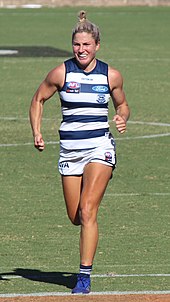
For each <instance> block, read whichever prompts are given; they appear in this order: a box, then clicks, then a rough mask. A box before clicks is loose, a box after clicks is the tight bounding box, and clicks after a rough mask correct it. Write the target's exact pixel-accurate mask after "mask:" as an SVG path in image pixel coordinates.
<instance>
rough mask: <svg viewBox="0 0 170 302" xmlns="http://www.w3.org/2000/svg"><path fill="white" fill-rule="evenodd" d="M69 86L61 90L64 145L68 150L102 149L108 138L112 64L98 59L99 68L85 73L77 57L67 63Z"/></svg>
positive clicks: (60, 132)
mask: <svg viewBox="0 0 170 302" xmlns="http://www.w3.org/2000/svg"><path fill="white" fill-rule="evenodd" d="M64 63H65V68H66V75H65V83H64V86H63V87H62V89H61V90H60V91H59V96H60V101H61V110H62V117H63V119H62V122H61V125H60V129H59V134H60V145H61V147H62V148H64V149H68V150H71V149H72V150H75V149H90V148H94V147H96V146H100V145H101V144H102V142H103V137H105V136H107V135H108V132H109V124H108V101H109V98H110V89H109V83H108V65H107V64H106V63H104V62H102V61H100V60H96V66H95V68H94V69H93V70H92V71H91V72H89V73H86V72H84V71H83V70H82V69H81V68H80V67H79V66H78V65H77V63H76V60H75V59H74V58H72V59H69V60H67V61H65V62H64Z"/></svg>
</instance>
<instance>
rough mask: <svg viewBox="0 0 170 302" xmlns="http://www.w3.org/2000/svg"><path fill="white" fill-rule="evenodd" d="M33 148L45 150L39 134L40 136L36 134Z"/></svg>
mask: <svg viewBox="0 0 170 302" xmlns="http://www.w3.org/2000/svg"><path fill="white" fill-rule="evenodd" d="M34 146H35V148H37V149H38V150H39V151H43V150H44V148H45V143H44V140H43V138H42V135H41V133H40V134H36V135H35V137H34Z"/></svg>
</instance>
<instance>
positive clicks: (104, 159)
mask: <svg viewBox="0 0 170 302" xmlns="http://www.w3.org/2000/svg"><path fill="white" fill-rule="evenodd" d="M92 162H99V163H101V164H104V165H107V166H110V167H112V168H113V169H114V168H115V166H116V150H115V142H114V139H113V137H112V135H111V134H110V133H109V134H108V136H106V137H103V143H102V144H101V145H100V146H98V147H96V148H92V149H83V150H66V149H63V148H61V149H60V158H59V162H58V169H59V172H60V174H61V175H67V176H69V175H70V176H71V175H75V176H79V175H82V174H83V171H84V167H85V166H86V165H87V164H88V163H92Z"/></svg>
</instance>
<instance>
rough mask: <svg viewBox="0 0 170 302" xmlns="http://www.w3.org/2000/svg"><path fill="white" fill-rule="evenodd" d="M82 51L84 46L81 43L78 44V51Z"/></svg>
mask: <svg viewBox="0 0 170 302" xmlns="http://www.w3.org/2000/svg"><path fill="white" fill-rule="evenodd" d="M83 51H84V46H83V45H82V44H81V45H80V46H79V52H83Z"/></svg>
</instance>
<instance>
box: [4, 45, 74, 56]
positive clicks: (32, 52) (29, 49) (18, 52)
mask: <svg viewBox="0 0 170 302" xmlns="http://www.w3.org/2000/svg"><path fill="white" fill-rule="evenodd" d="M72 55H73V54H72V52H70V51H67V50H63V49H58V48H55V47H49V46H0V57H70V56H72Z"/></svg>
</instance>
